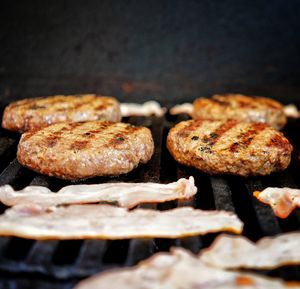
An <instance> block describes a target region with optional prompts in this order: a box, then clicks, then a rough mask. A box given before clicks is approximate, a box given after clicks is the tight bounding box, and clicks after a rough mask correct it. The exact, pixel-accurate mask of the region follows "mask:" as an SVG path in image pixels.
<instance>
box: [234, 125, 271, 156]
mask: <svg viewBox="0 0 300 289" xmlns="http://www.w3.org/2000/svg"><path fill="white" fill-rule="evenodd" d="M265 128H267V125H266V124H264V123H252V124H251V126H250V128H249V129H248V130H247V131H246V132H242V133H241V134H240V135H238V136H237V140H238V141H237V142H235V143H233V144H232V145H231V146H230V147H229V151H230V152H232V153H235V152H237V151H238V150H239V149H240V148H242V149H245V148H247V147H248V146H249V145H250V144H251V142H252V141H253V139H254V138H255V137H256V136H257V135H258V133H259V132H261V131H263V130H264V129H265Z"/></svg>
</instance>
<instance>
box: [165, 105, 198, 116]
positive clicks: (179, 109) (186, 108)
mask: <svg viewBox="0 0 300 289" xmlns="http://www.w3.org/2000/svg"><path fill="white" fill-rule="evenodd" d="M193 109H194V108H193V104H192V103H183V104H177V105H175V106H173V107H172V108H171V109H170V114H171V115H177V114H188V115H190V116H192V113H193Z"/></svg>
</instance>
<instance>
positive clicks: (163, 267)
mask: <svg viewBox="0 0 300 289" xmlns="http://www.w3.org/2000/svg"><path fill="white" fill-rule="evenodd" d="M107 288H122V289H153V288H157V289H171V288H172V289H182V288H195V289H196V288H199V289H202V288H203V289H235V288H245V289H267V288H272V289H283V288H300V283H293V284H291V283H289V282H284V281H281V280H280V279H273V278H267V277H263V276H260V275H258V274H247V273H239V272H230V271H224V270H221V269H218V268H213V267H209V266H207V265H205V264H204V263H202V262H201V261H200V260H199V259H198V258H197V257H196V256H193V255H191V254H190V253H188V252H187V251H185V250H184V249H173V250H172V252H171V253H157V254H155V255H154V256H152V257H151V258H149V259H148V260H146V261H142V262H140V263H139V264H138V265H137V266H135V267H132V268H126V269H119V270H112V271H109V272H104V273H100V274H98V275H95V276H92V277H91V278H88V279H86V280H83V281H81V282H80V283H79V284H78V285H77V286H76V287H75V288H74V289H107Z"/></svg>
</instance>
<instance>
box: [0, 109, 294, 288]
mask: <svg viewBox="0 0 300 289" xmlns="http://www.w3.org/2000/svg"><path fill="white" fill-rule="evenodd" d="M184 119H185V117H183V116H179V117H174V116H170V115H167V116H166V117H165V118H156V117H152V118H143V117H131V118H128V119H126V120H125V121H128V122H130V123H132V124H135V125H145V126H147V127H149V128H150V129H151V130H152V134H153V138H154V141H155V147H156V148H155V153H154V156H153V158H152V159H151V161H150V162H149V163H148V164H146V165H142V166H140V167H138V168H137V169H135V170H134V171H133V172H131V173H129V174H127V175H125V176H120V177H114V178H103V177H98V178H93V179H89V180H87V181H85V183H101V182H116V181H128V182H162V183H167V182H172V181H176V180H177V179H178V178H181V177H187V176H190V175H193V176H194V178H195V182H196V185H197V187H198V194H197V195H196V196H195V197H194V199H193V200H191V201H178V202H175V201H172V202H167V203H163V204H159V205H157V206H156V205H143V206H142V207H148V208H157V209H159V210H166V209H170V208H173V207H176V206H184V205H192V206H194V207H196V208H200V209H206V210H211V209H218V210H227V211H232V212H235V213H237V214H238V216H239V217H240V219H241V220H242V221H243V222H244V223H245V228H244V233H243V234H244V235H245V236H247V237H248V238H250V239H251V240H254V241H256V240H258V239H259V238H261V237H263V236H267V235H274V234H278V233H280V232H287V231H292V230H298V229H299V228H300V211H299V210H298V211H297V210H296V211H294V212H293V213H292V214H291V215H290V217H289V218H287V219H286V220H279V219H277V218H276V217H275V216H274V214H273V213H272V210H271V209H270V208H269V207H267V206H265V205H263V204H261V203H259V202H257V201H256V200H255V199H254V198H253V197H252V192H253V191H254V190H257V189H259V190H260V189H263V188H265V187H267V186H271V185H272V186H289V187H299V186H300V178H299V167H298V164H297V162H296V161H295V160H293V161H292V164H291V166H290V167H289V168H288V170H286V171H285V172H282V173H276V174H273V175H271V176H267V177H260V178H247V179H246V178H241V177H233V176H228V177H221V176H208V175H207V174H204V173H202V172H200V171H198V170H195V169H192V168H186V167H183V166H181V165H179V164H177V163H176V162H175V161H174V160H173V159H172V157H171V156H170V154H169V153H168V151H167V149H166V148H165V141H166V136H167V133H168V130H169V128H170V127H172V126H173V125H174V124H175V123H176V122H178V121H181V120H184ZM299 128H300V127H299V123H298V122H296V121H292V122H290V123H289V124H288V126H287V128H286V130H285V134H286V135H287V136H288V137H289V139H290V140H291V141H292V142H293V145H294V147H295V151H296V154H297V153H298V147H299V145H300V138H299V136H298V135H297V133H295V132H297V131H299ZM18 139H19V136H18V135H15V134H11V133H8V132H6V131H3V130H2V131H0V157H1V164H0V170H1V174H0V185H4V184H7V183H9V184H11V185H12V186H13V187H14V188H15V189H21V188H23V187H24V186H27V185H43V186H48V187H49V188H50V189H51V190H55V191H57V190H59V189H60V188H61V187H62V186H65V185H68V184H71V183H72V184H74V183H76V182H67V181H63V180H58V179H54V178H49V177H46V176H42V175H39V174H36V173H34V172H32V171H29V170H27V169H25V168H23V167H21V166H20V165H19V164H18V162H17V160H16V159H15V153H16V146H17V142H18ZM4 210H5V207H4V206H1V212H3V211H4ZM215 236H216V234H209V235H206V236H203V237H188V238H183V239H177V240H167V239H139V240H138V239H132V240H118V241H105V240H84V241H78V240H76V241H32V240H24V239H20V238H14V237H12V238H0V276H1V277H0V289H1V288H17V287H18V285H20V284H22V288H31V289H32V288H50V285H49V284H51V288H57V289H59V288H72V286H73V285H74V284H75V283H76V282H77V281H78V280H79V279H81V278H83V277H86V276H89V275H91V274H94V273H96V272H100V271H102V270H106V269H109V268H114V267H122V266H131V265H134V264H136V263H137V262H138V261H140V260H143V259H145V258H147V257H149V256H151V255H152V254H153V253H155V252H158V251H166V250H169V248H170V247H171V246H182V247H184V248H187V249H190V250H192V251H193V252H198V251H199V250H200V249H201V248H204V247H207V246H209V245H210V244H211V242H212V241H213V239H214V237H215ZM265 273H267V274H269V275H272V276H279V277H282V278H285V279H293V280H300V267H299V266H295V267H285V268H282V269H278V270H273V271H270V272H269V271H268V272H265ZM33 280H35V281H33Z"/></svg>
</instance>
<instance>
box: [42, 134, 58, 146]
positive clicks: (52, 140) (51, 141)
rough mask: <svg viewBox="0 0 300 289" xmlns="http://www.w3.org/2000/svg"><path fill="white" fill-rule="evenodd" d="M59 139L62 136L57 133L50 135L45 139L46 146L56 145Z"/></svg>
mask: <svg viewBox="0 0 300 289" xmlns="http://www.w3.org/2000/svg"><path fill="white" fill-rule="evenodd" d="M59 139H60V137H59V136H57V135H50V136H48V137H46V139H45V142H46V146H47V147H48V148H53V147H55V146H56V144H57V142H58V140H59Z"/></svg>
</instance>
